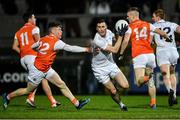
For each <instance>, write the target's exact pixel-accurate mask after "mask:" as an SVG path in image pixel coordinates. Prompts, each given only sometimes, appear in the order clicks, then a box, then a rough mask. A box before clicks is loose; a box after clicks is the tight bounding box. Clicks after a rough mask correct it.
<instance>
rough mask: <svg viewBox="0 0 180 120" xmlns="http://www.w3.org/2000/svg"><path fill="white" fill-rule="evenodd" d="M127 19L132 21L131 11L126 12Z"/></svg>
mask: <svg viewBox="0 0 180 120" xmlns="http://www.w3.org/2000/svg"><path fill="white" fill-rule="evenodd" d="M127 19H128V21H129V23H131V22H132V21H133V15H132V12H127Z"/></svg>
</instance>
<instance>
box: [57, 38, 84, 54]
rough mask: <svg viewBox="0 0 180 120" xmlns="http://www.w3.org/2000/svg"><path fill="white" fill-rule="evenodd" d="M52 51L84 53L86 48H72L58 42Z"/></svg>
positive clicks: (60, 41)
mask: <svg viewBox="0 0 180 120" xmlns="http://www.w3.org/2000/svg"><path fill="white" fill-rule="evenodd" d="M54 50H55V51H57V50H65V51H68V52H85V51H86V48H84V47H79V46H72V45H68V44H66V43H64V42H63V41H62V40H58V41H57V42H56V43H55V45H54Z"/></svg>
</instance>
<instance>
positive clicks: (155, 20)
mask: <svg viewBox="0 0 180 120" xmlns="http://www.w3.org/2000/svg"><path fill="white" fill-rule="evenodd" d="M152 20H153V22H157V21H158V17H157V16H156V14H154V13H153V16H152Z"/></svg>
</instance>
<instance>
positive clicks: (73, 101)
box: [71, 98, 79, 106]
mask: <svg viewBox="0 0 180 120" xmlns="http://www.w3.org/2000/svg"><path fill="white" fill-rule="evenodd" d="M71 102H72V104H74V105H75V106H78V105H79V101H78V100H77V99H76V98H74V99H72V100H71Z"/></svg>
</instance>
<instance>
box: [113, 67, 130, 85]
mask: <svg viewBox="0 0 180 120" xmlns="http://www.w3.org/2000/svg"><path fill="white" fill-rule="evenodd" d="M114 79H115V80H116V81H117V82H118V84H119V85H120V86H121V87H123V88H128V87H129V83H128V81H127V79H126V77H125V75H124V74H123V73H122V72H121V70H120V72H119V73H118V74H117V75H116V76H115V77H114Z"/></svg>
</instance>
